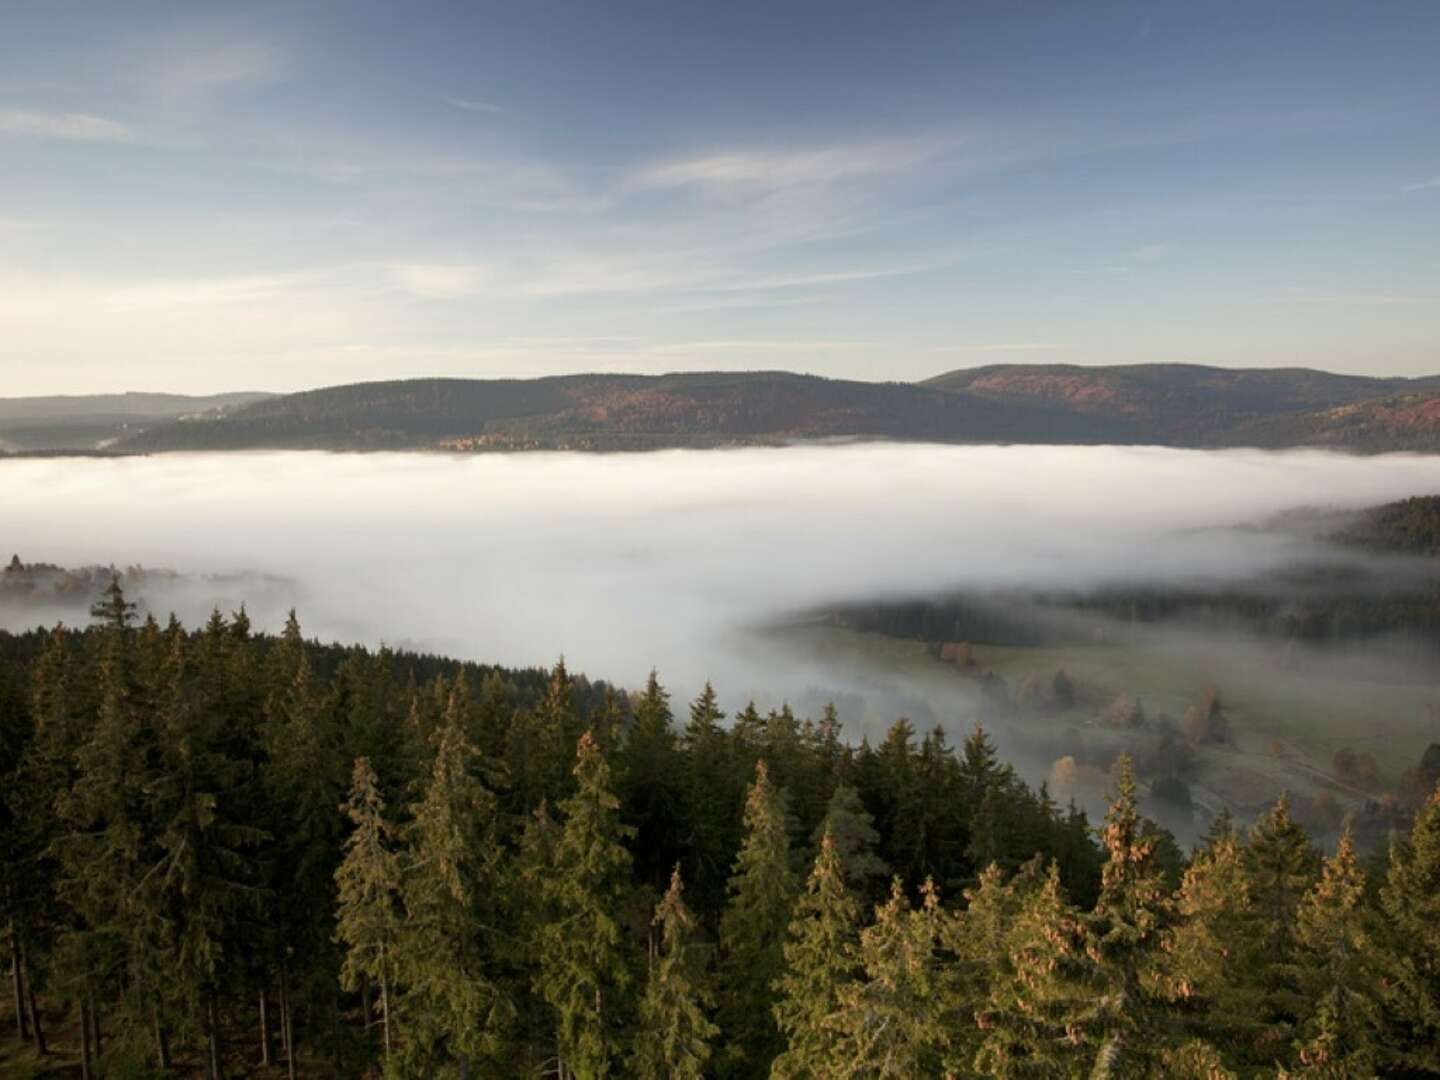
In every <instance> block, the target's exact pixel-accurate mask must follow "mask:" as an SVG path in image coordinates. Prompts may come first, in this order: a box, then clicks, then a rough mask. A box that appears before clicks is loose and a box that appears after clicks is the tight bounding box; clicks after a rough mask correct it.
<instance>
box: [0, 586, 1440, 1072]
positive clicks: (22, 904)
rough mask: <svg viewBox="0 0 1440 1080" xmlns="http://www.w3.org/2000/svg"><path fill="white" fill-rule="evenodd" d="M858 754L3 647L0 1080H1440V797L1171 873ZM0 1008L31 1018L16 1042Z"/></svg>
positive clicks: (219, 630)
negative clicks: (1315, 839) (1367, 851)
mask: <svg viewBox="0 0 1440 1080" xmlns="http://www.w3.org/2000/svg"><path fill="white" fill-rule="evenodd" d="M961 735H962V738H961V741H960V742H959V744H958V745H956V744H955V743H954V742H952V739H951V736H950V735H949V734H948V733H947V732H946V731H945V730H943V729H939V728H937V729H936V730H934V731H930V732H917V731H916V730H915V729H914V728H913V726H912V725H911V724H910V723H909V722H908V721H906V720H903V719H901V720H898V721H896V722H895V724H894V725H893V726H892V727H891V728H890V729H889V731H888V733H887V734H886V735H885V736H884V738H883V739H881V740H880V741H878V742H877V743H875V744H873V745H872V744H871V743H869V742H868V741H861V742H860V743H859V744H858V745H855V744H850V743H847V742H846V741H845V740H844V739H843V738H842V734H841V731H840V725H839V723H838V721H837V719H836V717H835V715H834V712H833V710H829V711H827V712H826V713H825V714H823V715H821V716H820V717H818V718H814V719H807V718H799V717H797V716H795V715H794V714H793V713H792V712H791V711H790V710H789V709H788V708H781V709H779V710H777V711H774V712H771V713H769V714H766V715H762V714H760V713H758V712H757V711H756V710H755V708H754V707H753V706H751V707H749V708H746V709H744V710H741V711H740V712H738V713H737V714H736V715H734V716H730V717H727V716H725V715H724V714H722V713H721V711H720V710H719V708H718V707H717V698H716V694H715V693H714V691H713V690H711V689H710V688H709V687H707V688H706V689H705V691H704V692H703V693H702V694H701V695H700V696H699V697H698V698H697V699H696V700H694V701H693V702H690V703H688V704H681V703H674V702H672V701H671V699H670V697H669V695H668V694H667V693H666V691H665V689H664V687H663V686H662V684H661V682H660V681H659V679H658V678H657V677H655V676H653V675H652V677H651V679H650V681H649V683H648V685H647V686H646V687H645V688H644V689H643V690H642V691H639V692H634V693H626V692H623V691H621V690H619V689H617V688H614V687H611V686H609V685H606V684H604V683H598V682H590V681H589V680H587V679H585V678H584V677H583V676H579V675H572V674H571V673H569V672H568V671H567V670H566V668H565V666H564V664H563V662H562V663H559V664H557V665H556V667H555V668H554V669H553V670H551V671H538V670H526V671H509V670H502V669H498V668H492V667H483V666H478V665H472V664H461V663H457V662H453V661H448V660H445V659H442V658H437V657H431V656H420V655H413V654H406V653H396V652H391V651H388V650H379V651H368V650H365V649H362V648H343V647H339V646H325V645H321V644H319V643H316V642H311V641H307V640H306V639H305V638H304V636H303V634H302V632H301V629H300V626H299V624H298V623H297V622H296V621H295V619H294V618H293V617H292V619H291V621H290V623H289V624H288V625H287V626H286V628H285V630H284V632H283V633H282V634H281V635H279V636H278V637H270V636H266V635H262V634H257V633H254V632H252V628H251V626H250V624H249V621H248V619H247V618H246V617H245V615H244V612H243V610H242V611H241V612H238V613H236V614H234V615H232V616H230V617H228V618H227V617H223V616H221V615H220V614H219V613H218V612H217V613H216V614H215V615H214V616H213V617H212V618H211V619H210V621H209V622H208V623H207V625H205V626H204V627H203V628H201V629H199V630H187V629H186V628H184V627H182V626H181V625H179V624H178V623H177V622H176V621H174V620H173V619H172V620H171V621H170V623H169V624H168V625H161V624H159V623H157V622H156V621H154V620H153V619H147V620H146V621H144V622H143V623H141V622H139V620H137V618H136V617H135V613H134V608H133V605H131V604H130V603H129V602H128V601H127V600H126V598H125V596H124V594H123V592H122V591H121V589H120V587H119V585H118V584H114V585H112V587H111V589H110V590H109V591H108V592H107V594H106V596H105V599H104V601H103V603H101V604H100V605H99V606H98V607H97V609H96V611H95V618H94V621H93V623H92V624H91V625H90V626H89V627H88V628H87V629H84V630H67V629H64V628H56V629H54V630H52V631H36V632H33V633H30V634H24V635H0V791H3V800H0V865H3V877H0V881H3V889H0V907H3V911H0V918H3V920H4V929H5V951H6V953H7V954H8V955H7V957H6V958H7V959H8V961H9V965H10V967H9V970H10V973H11V991H12V992H11V993H10V994H8V995H7V997H8V998H10V999H11V1004H10V1006H9V1007H8V1008H6V1009H4V1010H0V1015H3V1016H4V1017H5V1019H6V1022H7V1024H8V1025H9V1028H10V1030H9V1033H8V1034H7V1041H5V1042H3V1043H0V1055H3V1056H0V1071H3V1072H4V1074H5V1075H7V1076H24V1075H42V1074H45V1071H46V1070H47V1069H48V1070H52V1071H55V1074H56V1075H79V1074H83V1075H85V1076H87V1077H90V1076H96V1077H98V1076H106V1077H137V1076H156V1075H163V1074H171V1075H187V1076H199V1075H203V1076H205V1077H207V1078H217V1080H218V1078H219V1077H222V1076H226V1075H229V1076H249V1075H260V1076H276V1077H279V1076H287V1075H288V1076H291V1077H295V1076H306V1077H311V1076H315V1077H319V1076H325V1077H328V1076H363V1075H374V1076H379V1075H386V1076H395V1077H431V1076H452V1077H467V1078H468V1077H514V1076H535V1077H540V1076H554V1077H560V1078H562V1080H565V1078H576V1080H582V1078H585V1080H588V1078H592V1077H604V1076H616V1077H621V1076H635V1077H648V1078H661V1077H666V1078H669V1077H708V1076H713V1077H719V1078H749V1077H765V1076H775V1077H786V1078H802V1077H857V1078H858V1077H866V1078H870V1077H877V1078H878V1077H926V1076H930V1077H942V1076H944V1077H974V1076H996V1077H1107V1076H1111V1077H1150V1076H1162V1075H1164V1076H1168V1077H1179V1078H1185V1077H1195V1078H1207V1080H1210V1078H1220V1077H1227V1076H1236V1077H1241V1076H1297V1077H1298V1076H1305V1077H1327V1078H1340V1077H1366V1076H1385V1077H1400V1076H1431V1075H1440V791H1437V793H1436V794H1435V795H1432V796H1431V797H1430V798H1429V799H1428V800H1427V801H1425V802H1424V803H1423V805H1421V806H1419V807H1417V808H1416V816H1415V819H1414V827H1413V830H1412V831H1410V832H1409V833H1408V835H1403V836H1396V837H1394V839H1393V841H1392V843H1391V844H1390V845H1389V848H1388V850H1387V851H1382V852H1379V853H1377V854H1376V855H1375V856H1374V857H1370V858H1362V857H1361V856H1360V855H1358V854H1357V852H1356V850H1355V847H1354V845H1353V844H1352V843H1351V841H1350V838H1349V835H1348V833H1347V835H1346V836H1345V838H1344V839H1342V841H1341V842H1340V844H1339V845H1338V848H1337V849H1336V850H1334V851H1331V852H1322V851H1321V850H1319V849H1317V848H1316V847H1315V846H1314V845H1313V844H1312V843H1311V841H1310V839H1309V838H1308V837H1307V836H1306V834H1305V832H1304V830H1303V829H1302V828H1301V827H1300V826H1299V825H1297V824H1296V822H1295V821H1294V820H1293V819H1292V817H1291V816H1290V813H1289V810H1288V807H1287V804H1286V801H1285V800H1284V799H1283V798H1282V799H1281V800H1280V801H1278V802H1277V803H1276V804H1275V805H1274V806H1273V807H1272V808H1271V809H1270V810H1269V811H1268V812H1267V813H1265V814H1264V815H1262V816H1261V817H1260V819H1259V820H1258V821H1256V822H1254V823H1244V824H1242V823H1236V822H1231V821H1229V820H1224V819H1221V820H1217V821H1216V822H1214V823H1213V826H1212V827H1211V829H1210V831H1209V833H1208V834H1207V835H1206V836H1205V837H1204V838H1203V840H1202V841H1201V842H1200V843H1199V844H1198V845H1197V847H1196V849H1195V850H1194V851H1193V852H1192V853H1190V854H1189V855H1188V856H1185V855H1184V854H1182V852H1181V851H1180V850H1179V849H1178V848H1177V847H1176V845H1175V843H1174V841H1173V839H1172V838H1170V837H1169V835H1168V834H1166V833H1165V832H1164V831H1163V830H1161V829H1159V828H1158V827H1157V826H1155V825H1154V824H1152V823H1151V822H1149V821H1147V820H1146V819H1145V818H1144V817H1143V816H1142V815H1141V814H1140V813H1139V811H1138V809H1137V804H1138V793H1137V788H1136V783H1135V780H1134V779H1133V776H1132V772H1131V769H1130V766H1129V763H1128V760H1127V759H1125V758H1122V759H1121V760H1120V763H1119V765H1118V767H1117V769H1116V772H1115V775H1114V777H1113V784H1112V792H1113V794H1112V800H1111V804H1110V808H1109V811H1108V813H1107V814H1106V815H1105V818H1104V820H1103V821H1102V822H1091V821H1090V820H1088V819H1087V818H1086V816H1085V815H1084V814H1083V813H1081V812H1080V811H1078V810H1077V809H1075V808H1074V807H1060V806H1057V805H1056V804H1055V803H1054V802H1053V801H1052V800H1051V799H1050V798H1049V796H1048V794H1047V793H1046V792H1045V790H1044V789H1043V788H1042V789H1040V790H1038V791H1037V790H1032V789H1031V788H1029V787H1027V786H1026V785H1025V784H1024V783H1023V782H1022V781H1021V780H1020V779H1019V777H1018V776H1017V775H1016V774H1015V772H1014V771H1013V770H1012V769H1011V768H1010V767H1008V766H1007V765H1005V764H1004V763H1002V762H1001V761H999V760H998V759H997V756H996V754H995V751H994V749H993V746H992V744H991V742H990V740H989V738H988V737H987V735H986V734H985V732H984V731H982V730H980V729H979V728H975V729H973V730H971V731H969V732H964V733H961ZM12 1010H13V1012H12Z"/></svg>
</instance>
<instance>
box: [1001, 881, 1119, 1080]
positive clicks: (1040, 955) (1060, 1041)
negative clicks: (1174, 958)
mask: <svg viewBox="0 0 1440 1080" xmlns="http://www.w3.org/2000/svg"><path fill="white" fill-rule="evenodd" d="M1087 945H1088V943H1087V937H1086V926H1085V920H1084V919H1083V918H1082V917H1081V915H1080V913H1079V912H1077V911H1076V910H1075V909H1074V908H1073V907H1072V906H1071V905H1070V904H1069V902H1068V901H1067V900H1066V899H1065V894H1064V890H1063V889H1062V888H1061V885H1060V870H1059V867H1058V866H1056V865H1055V864H1054V863H1053V862H1052V863H1051V864H1050V869H1049V871H1048V873H1047V874H1046V877H1045V880H1044V882H1043V883H1042V884H1041V885H1040V887H1039V888H1038V889H1035V890H1034V891H1033V892H1031V893H1030V895H1029V896H1027V897H1026V899H1025V902H1024V903H1023V905H1022V906H1021V908H1020V910H1019V912H1018V913H1017V914H1016V916H1015V919H1014V921H1013V923H1012V924H1011V927H1010V932H1009V934H1007V935H1006V946H1005V953H1004V956H1003V957H1002V958H1001V960H1002V963H1001V965H1000V967H999V969H998V970H997V972H996V974H995V975H994V977H993V978H992V981H991V990H990V999H989V1001H988V1002H987V1003H986V1006H985V1008H983V1009H982V1010H980V1012H979V1014H978V1015H977V1016H976V1023H977V1024H978V1025H979V1027H980V1030H981V1032H982V1033H983V1037H982V1040H981V1045H980V1051H979V1053H977V1054H976V1057H975V1069H976V1071H978V1072H980V1073H981V1074H983V1075H986V1076H995V1077H998V1078H1000V1080H1012V1078H1016V1077H1077V1078H1078V1077H1082V1076H1088V1075H1090V1072H1091V1068H1092V1066H1093V1065H1094V1064H1095V1057H1096V1053H1097V1051H1099V1049H1100V1047H1101V1045H1102V1041H1101V1039H1100V1038H1098V1037H1097V1035H1098V1034H1099V1032H1098V1031H1097V1026H1096V1024H1095V1023H1094V1021H1093V1019H1092V1015H1093V1009H1094V1000H1095V995H1096V989H1097V985H1096V980H1095V977H1094V973H1093V969H1092V965H1091V962H1090V959H1089V957H1088V955H1087Z"/></svg>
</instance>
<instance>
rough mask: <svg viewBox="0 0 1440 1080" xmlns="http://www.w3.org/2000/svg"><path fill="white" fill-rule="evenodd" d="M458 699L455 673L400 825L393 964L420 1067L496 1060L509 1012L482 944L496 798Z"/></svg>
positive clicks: (460, 683) (496, 918) (495, 890)
mask: <svg viewBox="0 0 1440 1080" xmlns="http://www.w3.org/2000/svg"><path fill="white" fill-rule="evenodd" d="M468 706H469V694H468V683H467V682H466V681H465V680H464V679H463V678H458V679H456V680H455V682H454V684H453V688H452V690H451V692H450V700H449V703H448V706H447V708H446V711H445V717H444V720H443V723H442V726H441V727H440V729H439V731H438V732H437V733H436V747H435V757H434V761H433V763H432V765H431V770H430V779H429V781H428V783H427V784H426V786H425V791H424V795H423V797H422V798H421V799H420V801H419V802H418V803H417V804H416V805H415V806H414V807H413V809H412V814H411V822H410V824H409V825H408V826H407V828H406V829H405V840H406V848H405V866H404V868H403V876H402V885H401V895H402V897H403V900H404V920H403V922H402V923H401V925H400V930H399V937H398V939H397V941H396V944H395V949H394V967H395V972H396V976H397V979H398V980H399V981H400V982H401V983H402V984H403V985H404V987H405V992H404V997H403V1001H402V1007H403V1010H404V1012H405V1015H406V1016H407V1017H408V1018H409V1021H408V1024H407V1034H408V1039H407V1044H408V1045H407V1049H406V1058H407V1062H408V1064H409V1066H410V1068H411V1070H412V1071H415V1072H417V1073H419V1074H423V1075H427V1076H430V1075H435V1074H436V1073H437V1072H438V1071H439V1070H440V1069H441V1068H442V1067H445V1066H448V1065H450V1064H452V1063H453V1064H456V1065H458V1066H459V1067H460V1070H461V1072H462V1074H465V1073H468V1070H469V1068H470V1066H471V1065H472V1064H479V1063H481V1062H490V1063H499V1062H501V1061H503V1060H504V1059H503V1057H502V1050H503V1047H504V1038H505V1035H506V1033H507V1031H508V1029H509V1026H510V1022H511V1018H512V1017H511V1010H512V1005H511V1002H510V1001H509V1000H508V998H507V996H506V995H505V994H504V992H503V989H502V986H501V984H500V981H499V979H498V977H497V964H496V960H495V956H494V949H493V944H492V943H493V941H494V938H495V936H496V935H497V933H499V932H501V929H502V928H501V926H500V912H499V910H498V903H497V899H498V895H499V888H500V882H501V877H502V874H503V872H504V868H503V865H502V854H501V848H500V838H499V835H498V821H497V817H496V802H495V797H494V795H493V794H492V793H491V791H490V790H489V789H488V788H487V787H486V786H485V784H484V783H483V782H482V780H481V778H480V776H479V763H478V761H477V757H478V755H477V753H476V750H475V748H474V747H473V746H472V745H471V744H470V741H469V736H468V734H467V732H466V727H467V721H468V718H469V708H468Z"/></svg>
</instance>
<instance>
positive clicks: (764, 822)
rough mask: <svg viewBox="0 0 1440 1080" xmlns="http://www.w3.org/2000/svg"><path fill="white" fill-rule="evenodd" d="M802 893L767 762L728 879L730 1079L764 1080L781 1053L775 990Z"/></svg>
mask: <svg viewBox="0 0 1440 1080" xmlns="http://www.w3.org/2000/svg"><path fill="white" fill-rule="evenodd" d="M798 892H799V887H798V883H797V882H796V879H795V873H794V871H793V870H791V869H790V824H789V817H788V815H787V814H786V811H785V798H784V795H783V793H781V792H780V791H778V790H776V789H775V788H774V787H773V786H772V785H771V783H770V774H769V771H768V770H767V769H766V767H765V763H764V762H763V761H762V762H760V763H759V764H758V765H757V766H756V768H755V782H754V783H753V784H752V785H751V786H750V790H749V793H748V794H747V796H746V799H745V841H744V843H743V844H742V845H741V848H740V854H739V856H738V857H737V858H736V860H735V867H734V870H733V872H732V873H731V875H730V902H729V903H728V904H727V905H726V907H725V912H724V914H723V915H722V917H721V920H720V949H721V954H722V957H723V959H722V963H721V972H722V975H723V980H724V981H723V996H722V998H721V1011H720V1028H721V1030H722V1031H723V1032H724V1033H725V1038H726V1040H727V1045H726V1049H725V1059H724V1061H723V1062H722V1065H723V1068H724V1071H725V1073H726V1074H727V1075H733V1076H757V1077H758V1076H765V1075H767V1074H768V1073H769V1070H770V1063H771V1062H772V1061H773V1060H774V1058H775V1056H776V1055H777V1054H778V1053H779V1052H780V1050H781V1049H783V1044H782V1042H781V1040H780V1037H779V1032H778V1029H777V1028H776V1026H775V1020H774V1016H773V1014H772V1011H771V1010H772V1007H773V1005H774V1003H775V991H774V989H773V987H774V985H775V981H776V979H777V978H778V977H779V975H780V972H781V970H782V965H783V963H784V954H783V949H784V943H785V934H786V930H787V928H788V926H789V922H790V914H791V910H792V906H793V905H794V902H795V898H796V895H797V894H798Z"/></svg>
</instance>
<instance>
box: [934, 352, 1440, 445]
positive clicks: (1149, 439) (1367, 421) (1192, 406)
mask: <svg viewBox="0 0 1440 1080" xmlns="http://www.w3.org/2000/svg"><path fill="white" fill-rule="evenodd" d="M922 385H925V386H930V387H934V388H936V389H940V390H947V391H950V392H953V393H962V394H966V395H969V396H972V397H979V398H983V399H985V400H987V401H994V402H1004V403H1006V404H1012V405H1045V406H1049V407H1051V408H1055V409H1060V410H1062V411H1064V412H1066V413H1069V414H1072V415H1076V416H1089V417H1093V418H1095V419H1100V420H1104V421H1105V422H1106V423H1107V424H1108V425H1110V426H1111V427H1112V428H1113V429H1115V430H1116V431H1117V432H1119V433H1120V434H1119V435H1118V437H1117V439H1116V441H1119V442H1141V443H1155V444H1159V445H1168V446H1195V447H1222V446H1257V447H1292V446H1324V447H1333V448H1336V449H1346V450H1357V451H1362V452H1379V451H1386V450H1420V451H1434V450H1440V377H1434V376H1430V377H1426V378H1419V379H1401V378H1368V377H1364V376H1356V375H1336V374H1332V373H1330V372H1325V371H1316V370H1313V369H1310V368H1262V369H1240V368H1216V367H1205V366H1201V365H1196V364H1137V365H1129V366H1115V367H1082V366H1077V365H1073V364H997V365H991V366H988V367H979V368H969V369H965V370H961V371H952V372H949V373H947V374H945V375H940V376H937V377H936V378H933V379H929V380H927V381H926V382H925V383H923V384H922Z"/></svg>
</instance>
